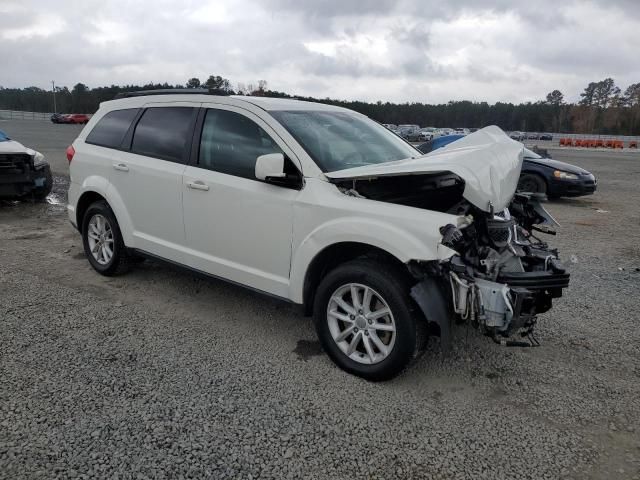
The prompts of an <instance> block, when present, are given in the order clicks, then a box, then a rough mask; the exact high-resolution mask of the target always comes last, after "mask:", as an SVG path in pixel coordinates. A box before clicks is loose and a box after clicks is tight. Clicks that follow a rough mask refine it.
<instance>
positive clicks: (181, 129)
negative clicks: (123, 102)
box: [131, 107, 193, 162]
mask: <svg viewBox="0 0 640 480" xmlns="http://www.w3.org/2000/svg"><path fill="white" fill-rule="evenodd" d="M192 116H193V108H191V107H157V108H147V109H146V110H145V112H144V113H143V114H142V117H141V118H140V121H139V122H138V125H136V130H135V132H134V134H133V143H132V145H131V151H132V152H134V153H138V154H140V155H148V156H150V157H157V158H162V159H164V160H170V161H172V162H182V161H183V158H184V154H185V150H186V147H187V145H188V142H189V139H190V134H189V133H190V132H191V119H192Z"/></svg>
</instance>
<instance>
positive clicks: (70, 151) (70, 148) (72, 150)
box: [67, 145, 76, 163]
mask: <svg viewBox="0 0 640 480" xmlns="http://www.w3.org/2000/svg"><path fill="white" fill-rule="evenodd" d="M75 154H76V149H75V148H73V145H69V146H68V147H67V160H69V163H71V160H73V156H74V155H75Z"/></svg>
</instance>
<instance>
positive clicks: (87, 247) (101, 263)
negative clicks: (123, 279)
mask: <svg viewBox="0 0 640 480" xmlns="http://www.w3.org/2000/svg"><path fill="white" fill-rule="evenodd" d="M82 243H83V245H84V252H85V255H86V256H87V259H89V263H90V264H91V266H92V267H93V268H94V269H95V270H96V271H97V272H98V273H100V274H102V275H106V276H112V275H119V274H121V273H125V272H126V271H127V270H128V269H129V265H130V263H131V261H130V258H129V254H128V252H127V248H126V247H125V245H124V242H123V240H122V234H121V233H120V227H119V226H118V222H117V220H116V217H115V215H114V214H113V212H112V211H111V208H110V207H109V205H108V204H107V202H105V201H104V200H100V201H98V202H95V203H92V204H91V205H90V206H89V208H88V209H87V211H86V213H85V214H84V220H83V222H82Z"/></svg>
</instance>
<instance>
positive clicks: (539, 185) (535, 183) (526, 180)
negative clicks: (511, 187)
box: [518, 173, 547, 193]
mask: <svg viewBox="0 0 640 480" xmlns="http://www.w3.org/2000/svg"><path fill="white" fill-rule="evenodd" d="M518 190H519V191H521V192H530V193H547V184H546V182H545V181H544V179H543V178H542V177H541V176H540V175H535V174H533V173H525V174H523V175H521V176H520V180H519V181H518Z"/></svg>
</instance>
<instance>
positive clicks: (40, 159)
mask: <svg viewBox="0 0 640 480" xmlns="http://www.w3.org/2000/svg"><path fill="white" fill-rule="evenodd" d="M43 163H46V162H45V160H44V155H43V154H41V153H40V152H36V154H35V155H34V156H33V166H34V167H39V166H40V165H42V164H43Z"/></svg>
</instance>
